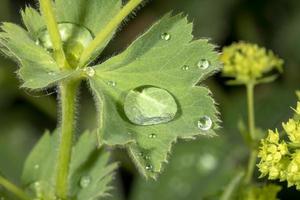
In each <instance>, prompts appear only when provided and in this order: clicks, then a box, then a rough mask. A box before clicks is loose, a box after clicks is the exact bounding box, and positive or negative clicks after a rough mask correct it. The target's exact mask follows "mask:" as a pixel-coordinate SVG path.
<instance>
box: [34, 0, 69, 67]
mask: <svg viewBox="0 0 300 200" xmlns="http://www.w3.org/2000/svg"><path fill="white" fill-rule="evenodd" d="M40 8H41V12H42V15H43V17H44V19H45V22H46V25H47V29H48V32H49V35H50V39H51V42H52V46H53V51H54V57H55V59H56V61H57V63H58V64H59V66H60V67H61V68H69V67H70V66H69V64H68V62H67V60H66V57H65V53H64V50H63V45H62V40H61V36H60V33H59V29H58V25H57V22H56V18H55V15H54V10H53V8H52V0H40Z"/></svg>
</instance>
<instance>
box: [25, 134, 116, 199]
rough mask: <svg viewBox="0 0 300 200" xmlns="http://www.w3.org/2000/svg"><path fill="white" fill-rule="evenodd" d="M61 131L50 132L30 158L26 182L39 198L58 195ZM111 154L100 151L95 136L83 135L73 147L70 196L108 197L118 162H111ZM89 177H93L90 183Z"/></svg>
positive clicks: (26, 169) (26, 164)
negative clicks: (57, 174)
mask: <svg viewBox="0 0 300 200" xmlns="http://www.w3.org/2000/svg"><path fill="white" fill-rule="evenodd" d="M58 136H59V135H58V131H55V132H54V133H53V134H52V135H50V133H49V132H46V133H45V134H44V136H43V137H42V138H41V139H40V141H39V142H38V144H37V145H36V146H35V147H34V149H33V150H32V152H31V153H30V155H29V156H28V158H27V160H26V162H25V166H24V170H23V175H22V183H23V185H25V186H26V187H27V188H28V189H29V190H31V191H33V192H35V193H36V196H42V197H48V198H49V197H52V196H53V195H54V192H53V191H54V181H55V180H54V179H55V167H56V166H55V165H54V164H53V163H55V162H56V156H57V147H58V144H59V137H58ZM109 157H110V154H109V153H107V152H104V150H103V149H98V148H97V138H96V135H95V134H94V133H89V132H85V133H83V134H82V135H81V136H80V138H79V139H78V142H77V143H76V145H75V146H74V147H73V154H72V160H71V164H70V184H71V186H70V190H69V196H70V197H74V198H76V199H77V200H94V199H95V198H98V197H103V196H106V195H107V193H108V192H109V190H110V189H111V187H110V186H109V184H110V182H111V180H112V178H113V171H114V170H115V169H116V167H117V165H116V163H112V164H108V163H109ZM86 178H89V180H87V179H86Z"/></svg>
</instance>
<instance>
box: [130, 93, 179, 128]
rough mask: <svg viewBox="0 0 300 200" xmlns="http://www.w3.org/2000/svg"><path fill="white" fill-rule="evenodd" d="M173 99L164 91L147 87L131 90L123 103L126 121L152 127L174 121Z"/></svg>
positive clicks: (175, 108)
mask: <svg viewBox="0 0 300 200" xmlns="http://www.w3.org/2000/svg"><path fill="white" fill-rule="evenodd" d="M177 109H178V108H177V104H176V101H175V99H174V97H173V96H172V95H171V94H170V93H169V92H168V91H166V90H164V89H161V88H155V87H147V88H143V89H141V90H138V89H137V90H131V91H130V92H129V93H128V94H127V96H126V98H125V102H124V110H125V114H126V116H127V117H128V119H129V120H130V121H131V122H132V123H134V124H137V125H154V124H161V123H166V122H169V121H171V120H173V119H174V117H175V115H176V113H177Z"/></svg>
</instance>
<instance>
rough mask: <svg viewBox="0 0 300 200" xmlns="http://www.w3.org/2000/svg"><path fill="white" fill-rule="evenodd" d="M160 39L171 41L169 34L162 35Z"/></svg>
mask: <svg viewBox="0 0 300 200" xmlns="http://www.w3.org/2000/svg"><path fill="white" fill-rule="evenodd" d="M160 37H161V39H162V40H166V41H168V40H170V39H171V35H170V34H169V33H162V34H161V35H160Z"/></svg>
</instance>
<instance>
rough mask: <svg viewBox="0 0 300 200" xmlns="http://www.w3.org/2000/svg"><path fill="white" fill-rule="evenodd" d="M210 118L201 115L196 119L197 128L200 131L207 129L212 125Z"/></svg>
mask: <svg viewBox="0 0 300 200" xmlns="http://www.w3.org/2000/svg"><path fill="white" fill-rule="evenodd" d="M212 124H213V123H212V120H211V118H210V117H208V116H203V117H201V118H200V119H199V121H198V128H199V129H201V130H202V131H208V130H209V129H211V127H212Z"/></svg>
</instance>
